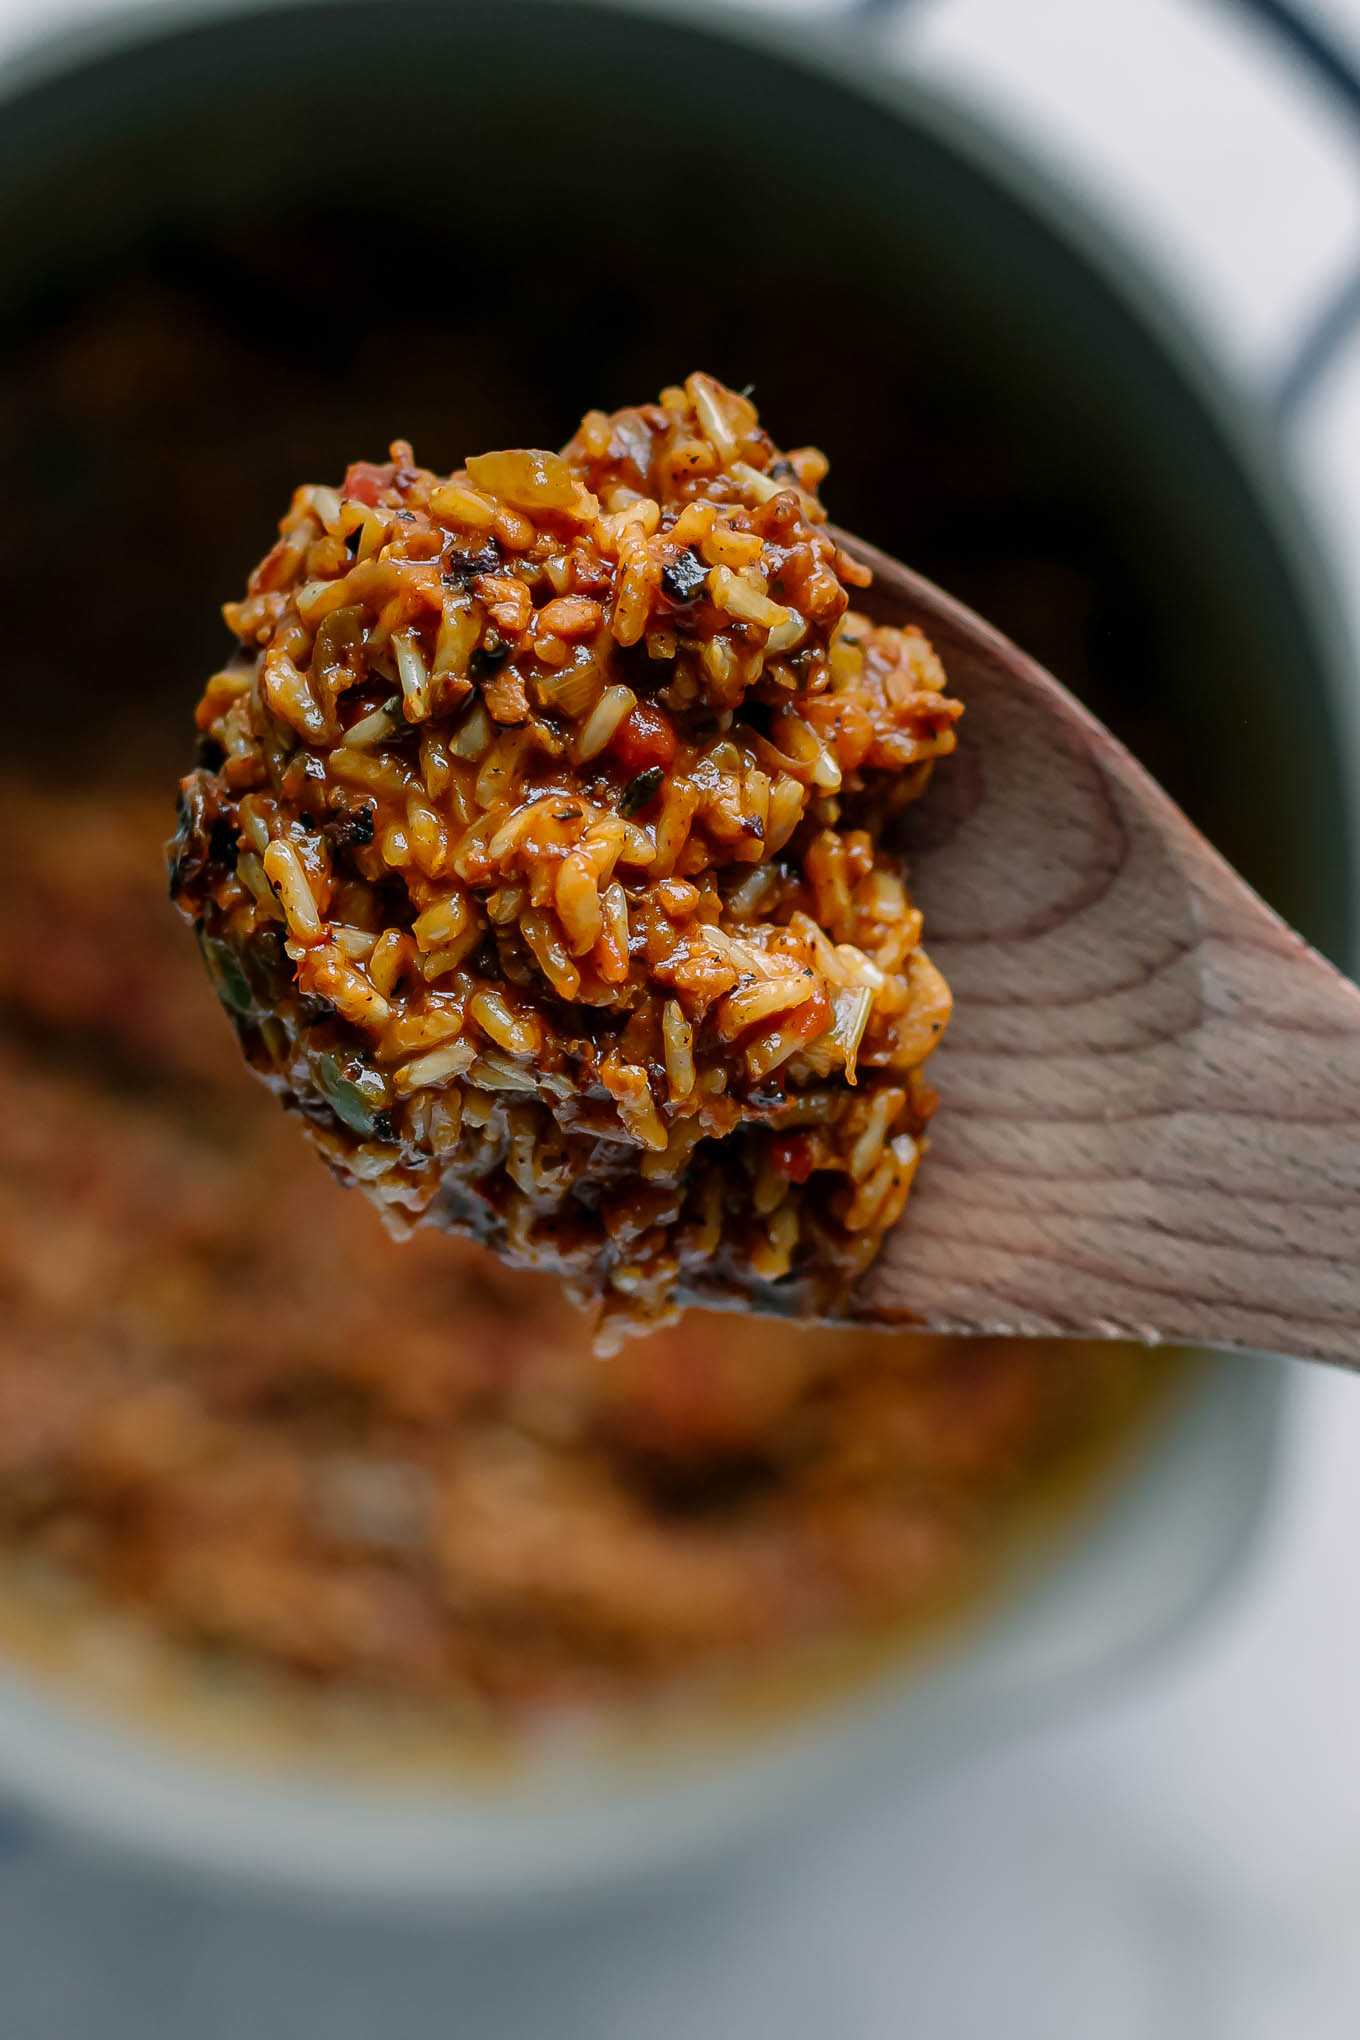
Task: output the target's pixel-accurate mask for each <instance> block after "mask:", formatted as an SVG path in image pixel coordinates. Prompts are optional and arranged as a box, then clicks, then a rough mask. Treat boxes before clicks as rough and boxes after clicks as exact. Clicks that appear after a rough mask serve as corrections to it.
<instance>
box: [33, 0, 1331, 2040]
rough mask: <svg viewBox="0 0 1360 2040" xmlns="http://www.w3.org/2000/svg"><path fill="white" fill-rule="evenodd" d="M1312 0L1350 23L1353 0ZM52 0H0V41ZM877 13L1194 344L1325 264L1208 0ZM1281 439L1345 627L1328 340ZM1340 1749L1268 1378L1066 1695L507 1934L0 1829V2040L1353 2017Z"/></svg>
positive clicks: (1261, 330) (1273, 103)
mask: <svg viewBox="0 0 1360 2040" xmlns="http://www.w3.org/2000/svg"><path fill="white" fill-rule="evenodd" d="M1314 4H1315V6H1316V7H1317V9H1318V12H1319V14H1320V15H1321V16H1325V17H1326V18H1328V19H1330V20H1331V22H1332V23H1333V24H1334V25H1335V26H1336V28H1337V29H1338V31H1339V32H1340V33H1342V34H1343V35H1346V36H1348V37H1349V38H1350V39H1351V40H1352V43H1353V46H1354V47H1355V49H1356V52H1357V55H1358V56H1360V0H1314ZM790 5H791V7H792V6H794V5H796V6H797V11H798V12H800V13H804V12H813V11H818V9H817V0H790ZM55 11H56V10H55V8H54V4H53V0H0V38H4V39H6V40H8V41H9V42H11V43H13V42H17V41H18V40H21V39H22V37H23V36H24V35H25V34H27V33H30V32H33V31H35V30H36V29H38V28H40V27H41V28H42V29H43V30H44V32H50V30H51V28H52V26H53V17H54V12H55ZM66 11H69V12H70V13H71V14H72V15H74V14H75V12H76V10H75V9H74V8H70V9H69V10H66ZM887 40H888V43H889V45H890V47H891V50H892V54H893V58H894V61H900V62H902V63H904V64H909V65H912V66H915V67H917V68H919V69H921V70H923V71H925V72H927V73H929V74H931V75H933V76H935V77H937V78H938V79H939V80H941V81H942V82H945V83H947V84H948V86H949V88H950V89H951V90H954V91H957V92H959V93H960V94H962V95H963V96H965V97H967V98H970V99H973V100H980V101H981V102H983V103H984V104H986V105H987V106H988V107H989V108H991V109H992V111H993V113H994V115H995V117H996V118H997V119H999V120H1003V121H1005V122H1006V123H1008V124H1011V125H1012V126H1014V127H1016V128H1017V129H1018V130H1020V131H1021V132H1022V134H1023V135H1024V138H1025V141H1026V144H1027V146H1030V147H1033V148H1036V149H1038V150H1040V151H1041V152H1042V153H1045V154H1047V155H1048V156H1049V157H1050V158H1052V159H1055V160H1056V161H1057V162H1058V163H1059V164H1060V165H1061V166H1063V167H1064V168H1065V170H1066V171H1067V173H1068V174H1069V175H1070V176H1074V177H1075V179H1076V181H1077V182H1078V184H1079V186H1080V188H1082V189H1083V190H1084V191H1085V192H1086V194H1087V196H1088V198H1089V200H1090V202H1091V203H1092V204H1093V205H1094V206H1096V207H1104V208H1107V209H1109V210H1110V211H1112V212H1113V213H1115V214H1117V215H1118V216H1119V218H1120V222H1121V225H1122V226H1123V228H1124V230H1125V231H1126V232H1131V233H1132V234H1133V235H1134V236H1135V238H1137V239H1139V240H1141V241H1142V242H1143V244H1144V250H1145V253H1148V254H1150V255H1151V258H1152V260H1153V261H1154V262H1155V263H1156V264H1158V265H1159V266H1160V267H1161V268H1162V270H1163V273H1164V274H1166V275H1167V276H1168V277H1169V278H1170V279H1171V281H1172V283H1173V285H1174V286H1175V287H1176V289H1177V290H1178V291H1179V292H1180V294H1181V296H1182V299H1183V301H1184V302H1185V303H1186V304H1187V305H1188V307H1189V308H1190V310H1191V312H1192V314H1193V315H1194V316H1195V317H1196V318H1197V319H1198V320H1199V321H1200V323H1201V324H1202V326H1203V328H1204V329H1205V331H1206V332H1207V333H1208V335H1209V337H1210V339H1211V341H1212V343H1213V344H1214V346H1215V347H1216V348H1217V350H1218V352H1219V354H1220V356H1221V358H1222V359H1223V361H1224V363H1225V372H1228V373H1231V374H1234V375H1236V376H1239V377H1241V378H1242V379H1244V380H1247V381H1258V382H1261V383H1264V381H1265V380H1266V379H1267V378H1268V376H1269V374H1270V373H1271V371H1272V369H1273V368H1274V367H1275V366H1276V365H1277V364H1278V363H1279V362H1280V361H1281V360H1282V359H1283V358H1284V357H1285V355H1286V353H1287V351H1288V347H1289V344H1290V341H1291V339H1292V338H1293V337H1294V335H1295V334H1296V333H1297V332H1298V331H1299V329H1300V327H1301V325H1302V323H1303V321H1304V319H1305V318H1306V315H1307V313H1308V311H1309V309H1310V308H1312V307H1313V306H1315V305H1316V304H1317V303H1319V302H1320V301H1321V299H1322V298H1323V297H1324V296H1325V294H1326V290H1327V287H1328V285H1329V283H1332V282H1335V281H1336V280H1338V279H1339V277H1340V275H1341V273H1342V272H1343V270H1344V269H1345V268H1346V266H1347V264H1348V263H1350V262H1354V261H1356V260H1360V135H1353V136H1350V137H1346V136H1345V135H1344V134H1343V132H1342V130H1341V128H1340V127H1339V125H1338V123H1337V121H1336V120H1335V118H1334V116H1332V115H1331V114H1330V113H1329V112H1328V111H1327V109H1326V108H1325V106H1324V104H1323V102H1322V101H1321V100H1320V99H1318V98H1317V97H1316V95H1315V94H1314V93H1313V92H1312V91H1311V90H1310V88H1309V86H1308V84H1307V82H1306V81H1305V80H1302V79H1300V78H1298V77H1296V76H1292V75H1291V73H1290V71H1289V68H1288V66H1286V65H1282V64H1281V62H1280V61H1279V59H1278V56H1277V55H1276V54H1274V53H1273V52H1270V51H1268V50H1267V49H1266V46H1265V45H1264V43H1263V42H1262V40H1261V38H1260V36H1259V34H1258V33H1256V32H1248V31H1247V29H1246V28H1245V26H1244V24H1243V22H1242V20H1241V18H1240V17H1239V16H1237V15H1236V13H1235V11H1234V9H1233V7H1232V5H1231V0H922V4H920V5H918V6H917V7H916V8H915V9H913V10H911V12H910V15H909V18H907V19H904V21H903V22H902V23H900V24H898V25H897V26H895V27H894V28H893V29H892V31H891V32H890V33H889V35H888V38H887ZM3 50H4V42H3V41H0V60H2V58H3ZM1297 452H1298V460H1299V463H1300V468H1301V471H1302V474H1303V476H1304V479H1305V482H1306V485H1307V488H1308V490H1309V492H1310V494H1311V495H1312V497H1313V500H1314V503H1315V505H1316V507H1317V509H1318V511H1319V515H1320V518H1321V520H1322V522H1321V530H1322V543H1323V544H1324V545H1325V546H1327V547H1328V548H1329V549H1330V550H1331V551H1332V552H1333V554H1334V563H1335V565H1336V568H1337V572H1338V579H1339V581H1340V583H1341V586H1342V590H1343V594H1344V595H1345V596H1346V599H1347V600H1348V601H1349V603H1350V605H1351V613H1352V619H1353V622H1355V624H1356V625H1357V634H1358V635H1360V336H1357V341H1356V344H1355V345H1354V346H1353V348H1352V350H1351V353H1350V357H1349V359H1348V360H1347V361H1346V362H1345V363H1344V364H1343V366H1342V367H1341V368H1340V370H1339V371H1338V373H1337V374H1336V375H1335V376H1334V377H1333V378H1332V379H1331V380H1330V382H1329V384H1328V387H1327V388H1326V390H1325V391H1324V392H1323V394H1322V396H1321V398H1320V399H1319V400H1318V401H1317V402H1315V404H1314V406H1313V407H1312V409H1311V411H1310V414H1309V416H1308V418H1307V419H1306V420H1305V421H1303V423H1302V425H1301V428H1300V431H1299V434H1298V446H1297ZM1357 686H1358V687H1360V664H1358V666H1357ZM1358 1744H1360V1383H1357V1382H1353V1381H1352V1380H1350V1379H1349V1378H1342V1377H1341V1376H1339V1375H1327V1374H1324V1373H1323V1372H1322V1371H1321V1370H1310V1371H1307V1372H1303V1371H1301V1373H1300V1379H1299V1382H1298V1392H1297V1394H1296V1396H1295V1397H1294V1400H1293V1405H1292V1416H1291V1428H1290V1435H1289V1438H1288V1442H1287V1450H1286V1464H1285V1474H1284V1480H1283V1483H1282V1487H1281V1492H1280V1495H1279V1499H1278V1502H1277V1504H1276V1507H1275V1510H1274V1514H1273V1517H1272V1519H1271V1522H1270V1526H1269V1530H1268V1534H1267V1538H1266V1541H1265V1545H1264V1548H1263V1549H1262V1551H1261V1552H1260V1554H1259V1556H1258V1557H1257V1559H1256V1560H1255V1561H1254V1563H1253V1566H1252V1569H1251V1571H1250V1574H1249V1577H1248V1579H1247V1580H1246V1583H1245V1585H1244V1586H1243V1587H1242V1588H1241V1589H1240V1590H1239V1592H1238V1594H1237V1597H1236V1599H1235V1600H1234V1602H1233V1603H1232V1604H1231V1605H1230V1606H1229V1607H1227V1608H1226V1609H1223V1610H1222V1611H1221V1612H1220V1613H1219V1614H1218V1616H1217V1617H1216V1619H1215V1621H1214V1622H1213V1624H1212V1625H1211V1626H1210V1627H1209V1628H1208V1629H1207V1630H1206V1631H1202V1632H1201V1633H1200V1634H1199V1635H1198V1636H1197V1637H1196V1638H1195V1639H1194V1641H1193V1642H1192V1643H1191V1644H1190V1645H1189V1646H1187V1647H1186V1648H1184V1649H1183V1650H1182V1652H1181V1653H1180V1655H1179V1656H1178V1657H1177V1659H1176V1661H1175V1663H1174V1664H1173V1665H1171V1666H1169V1667H1164V1668H1163V1669H1162V1670H1160V1671H1159V1672H1158V1673H1157V1674H1155V1676H1152V1677H1150V1678H1149V1680H1148V1681H1147V1682H1146V1683H1145V1684H1143V1685H1142V1686H1140V1687H1139V1688H1138V1690H1137V1691H1134V1692H1129V1693H1127V1694H1125V1695H1123V1696H1121V1697H1120V1698H1118V1699H1117V1700H1115V1701H1113V1702H1111V1703H1108V1704H1107V1705H1106V1706H1105V1708H1104V1710H1103V1711H1102V1712H1100V1713H1098V1714H1095V1715H1092V1716H1088V1717H1086V1718H1085V1719H1084V1720H1083V1721H1082V1722H1081V1723H1079V1724H1075V1725H1074V1724H1071V1723H1069V1724H1065V1725H1061V1726H1055V1727H1053V1728H1052V1729H1050V1730H1047V1731H1044V1732H1039V1733H1031V1734H1030V1735H1028V1736H1027V1737H1026V1738H1025V1739H1024V1740H1023V1741H1022V1742H1020V1743H1017V1744H1013V1745H1011V1746H1009V1747H1008V1748H1006V1749H1005V1750H1003V1751H999V1752H995V1753H992V1754H990V1755H988V1756H986V1757H983V1758H978V1759H975V1760H974V1761H973V1762H971V1763H970V1764H969V1766H968V1767H967V1768H966V1769H965V1770H964V1771H962V1772H958V1773H954V1774H952V1775H950V1776H949V1777H947V1778H942V1779H940V1780H939V1781H937V1782H936V1783H935V1784H934V1785H933V1786H932V1787H931V1789H930V1790H929V1792H928V1793H927V1794H926V1795H924V1796H917V1797H915V1798H913V1799H912V1801H911V1802H910V1803H907V1801H906V1800H905V1799H901V1800H895V1799H893V1798H892V1797H891V1796H889V1797H887V1798H884V1799H882V1800H880V1802H879V1803H878V1804H877V1805H876V1806H875V1807H874V1808H873V1809H872V1810H871V1811H869V1812H860V1813H857V1814H855V1815H854V1816H851V1817H845V1818H843V1819H842V1820H841V1821H840V1822H839V1824H837V1825H836V1826H834V1827H833V1828H832V1829H831V1830H830V1831H823V1832H822V1833H821V1834H818V1835H811V1836H806V1837H804V1838H802V1839H801V1840H800V1842H799V1843H798V1845H797V1846H796V1847H792V1848H789V1849H786V1850H785V1851H784V1852H783V1854H782V1855H781V1856H780V1857H779V1858H777V1859H776V1861H775V1862H774V1863H771V1862H770V1861H769V1860H768V1859H766V1860H764V1861H762V1862H761V1864H760V1865H759V1867H758V1868H755V1867H753V1866H751V1865H749V1864H748V1865H746V1866H742V1865H737V1864H734V1865H729V1866H727V1867H726V1868H724V1869H722V1870H721V1871H720V1872H717V1873H712V1874H710V1875H709V1876H707V1877H706V1878H704V1879H703V1880H702V1881H700V1882H697V1883H694V1884H691V1885H690V1886H688V1887H685V1888H682V1889H679V1890H671V1891H669V1892H664V1893H661V1892H652V1893H648V1892H641V1893H639V1894H637V1895H636V1897H635V1898H633V1899H632V1900H630V1901H629V1902H628V1903H627V1904H626V1905H623V1906H618V1905H615V1906H613V1907H611V1908H609V1909H607V1910H606V1909H603V1908H598V1909H594V1910H590V1911H582V1912H579V1913H578V1914H577V1915H575V1916H574V1917H572V1918H569V1919H560V1920H558V1921H556V1922H555V1923H547V1924H541V1925H539V1926H536V1927H532V1928H529V1927H525V1926H523V1925H521V1926H520V1927H519V1928H516V1929H514V1930H510V1931H507V1930H504V1929H498V1930H495V1931H492V1930H484V1931H482V1932H476V1933H473V1932H469V1931H466V1930H464V1931H459V1932H450V1931H448V1930H446V1929H442V1928H440V1927H438V1926H434V1925H430V1926H420V1925H418V1924H406V1925H395V1924H394V1925H391V1926H388V1927H386V1928H382V1929H378V1928H375V1927H372V1926H369V1927H362V1928H361V1927H359V1926H357V1925H356V1924H354V1923H350V1924H349V1925H348V1926H341V1925H339V1924H338V1923H337V1922H335V1921H333V1920H329V1919H325V1918H322V1917H319V1916H308V1915H306V1914H304V1913H295V1912H293V1911H291V1910H289V1909H283V1910H279V1909H277V1908H272V1909H271V1908H266V1907H263V1906H257V1905H256V1904H254V1903H252V1902H249V1901H247V1900H244V1899H233V1900H219V1899H214V1898H210V1897H208V1896H207V1895H205V1894H200V1893H198V1892H195V1891H192V1890H185V1889H178V1888H174V1887H172V1886H171V1885H170V1884H168V1883H158V1882H156V1881H154V1880H146V1879H143V1878H141V1877H139V1876H134V1875H132V1874H131V1873H129V1872H126V1871H123V1870H119V1869H116V1868H112V1867H99V1866H96V1865H93V1864H86V1863H82V1862H80V1861H78V1860H76V1859H73V1858H68V1857H67V1856H65V1855H64V1854H63V1853H61V1852H59V1851H57V1850H56V1849H55V1848H53V1847H52V1846H51V1845H49V1844H47V1843H42V1844H35V1843H34V1842H33V1841H31V1840H27V1839H23V1838H20V1839H18V1840H15V1841H13V1842H12V1843H11V1844H10V1846H9V1848H8V1850H6V1848H5V1845H4V1842H3V1837H0V2040H95V2036H98V2040H123V2036H124V2035H126V2036H128V2040H133V2036H136V2040H162V2036H164V2040H180V2036H183V2040H237V2036H240V2040H245V2036H247V2035H251V2036H255V2035H259V2036H263V2040H293V2036H297V2040H304V2036H305V2040H313V2036H317V2040H322V2036H324V2040H374V2036H380V2040H415V2036H417V2035H419V2036H425V2035H429V2034H436V2033H438V2034H443V2033H449V2034H459V2035H464V2034H466V2035H469V2036H475V2040H500V2036H502V2035H505V2036H513V2040H520V2036H525V2040H528V2036H537V2035H539V2034H544V2035H548V2034H551V2035H552V2036H553V2040H682V2036H683V2040H692V2036H695V2035H712V2036H714V2040H727V2036H729V2035H732V2036H735V2035H737V2034H741V2035H743V2036H745V2040H764V2036H766V2035H787V2036H791V2040H802V2036H807V2040H813V2036H816V2040H829V2036H837V2040H840V2036H845V2040H889V2036H894V2040H896V2036H901V2035H907V2034H910V2035H912V2036H913V2040H991V2036H993V2035H995V2036H998V2040H1001V2036H1004V2040H1181V2036H1184V2040H1355V2036H1356V2035H1357V2034H1360V1756H1358V1755H1357V1745H1358Z"/></svg>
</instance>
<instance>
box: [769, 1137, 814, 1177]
mask: <svg viewBox="0 0 1360 2040" xmlns="http://www.w3.org/2000/svg"><path fill="white" fill-rule="evenodd" d="M770 1162H771V1164H772V1166H773V1168H774V1169H775V1171H776V1172H777V1174H779V1175H781V1176H787V1177H788V1179H789V1181H790V1183H806V1181H807V1179H808V1177H809V1176H810V1175H811V1174H812V1143H811V1141H810V1140H809V1139H808V1137H807V1135H806V1134H805V1133H777V1134H776V1135H775V1136H774V1139H773V1140H772V1141H771V1142H770Z"/></svg>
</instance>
